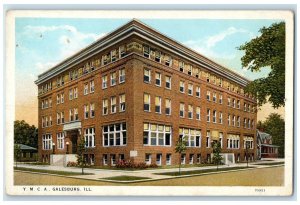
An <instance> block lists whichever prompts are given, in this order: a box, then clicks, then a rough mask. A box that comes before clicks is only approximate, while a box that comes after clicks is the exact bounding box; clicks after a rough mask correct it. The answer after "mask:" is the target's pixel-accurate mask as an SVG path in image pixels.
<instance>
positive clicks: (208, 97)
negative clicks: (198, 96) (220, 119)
mask: <svg viewBox="0 0 300 205" xmlns="http://www.w3.org/2000/svg"><path fill="white" fill-rule="evenodd" d="M206 99H207V101H210V91H209V90H208V91H206Z"/></svg>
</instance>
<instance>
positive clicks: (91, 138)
mask: <svg viewBox="0 0 300 205" xmlns="http://www.w3.org/2000/svg"><path fill="white" fill-rule="evenodd" d="M84 141H85V147H95V128H94V127H91V128H86V129H85V132H84Z"/></svg>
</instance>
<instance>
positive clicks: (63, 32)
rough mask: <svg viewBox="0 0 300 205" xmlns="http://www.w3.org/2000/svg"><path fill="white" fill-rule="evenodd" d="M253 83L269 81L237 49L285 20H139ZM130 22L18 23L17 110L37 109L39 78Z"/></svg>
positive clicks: (68, 20) (21, 20)
mask: <svg viewBox="0 0 300 205" xmlns="http://www.w3.org/2000/svg"><path fill="white" fill-rule="evenodd" d="M140 20H141V21H142V22H144V23H145V24H147V25H149V26H150V27H152V28H154V29H156V30H158V31H160V32H161V33H163V34H165V35H167V36H169V37H171V38H173V39H174V40H176V41H178V42H180V43H182V44H184V45H186V46H187V47H190V48H192V49H194V50H196V51H198V52H199V53H201V54H202V55H204V56H206V57H208V58H210V59H212V60H215V61H216V62H218V63H219V64H221V65H224V66H225V67H227V68H229V69H232V70H234V71H235V72H238V73H240V74H241V75H243V76H245V77H247V78H248V79H251V80H253V79H256V78H259V77H263V76H266V75H267V74H268V69H263V71H262V72H259V73H252V72H250V71H248V70H246V69H242V66H241V60H240V58H241V57H242V56H243V52H241V51H239V50H237V47H238V46H240V45H241V44H243V43H245V42H246V41H250V40H251V39H252V38H254V37H256V36H258V35H259V29H260V28H261V27H263V26H266V27H268V26H270V25H271V24H272V23H275V22H279V21H280V20H263V19H262V20H218V19H214V20H209V19H140ZM128 21H130V19H82V18H80V19H72V18H65V19H62V18H17V19H16V24H15V25H16V27H15V29H16V36H15V37H16V56H15V62H16V67H15V69H16V105H17V106H18V105H20V106H22V108H24V106H27V107H28V108H34V107H35V106H36V102H37V101H36V99H37V86H36V85H35V84H34V81H35V80H36V79H37V75H38V74H41V73H42V72H44V71H46V70H47V69H49V68H51V67H52V66H54V65H55V64H57V63H59V62H60V61H62V60H63V59H65V58H66V57H68V56H70V55H72V54H74V53H75V52H77V51H78V50H80V49H82V48H84V47H85V46H87V45H88V44H90V43H92V42H94V41H95V40H96V39H98V38H99V37H102V36H104V35H105V34H107V33H109V32H111V31H113V30H114V29H116V28H118V27H120V26H122V25H123V24H125V23H127V22H128Z"/></svg>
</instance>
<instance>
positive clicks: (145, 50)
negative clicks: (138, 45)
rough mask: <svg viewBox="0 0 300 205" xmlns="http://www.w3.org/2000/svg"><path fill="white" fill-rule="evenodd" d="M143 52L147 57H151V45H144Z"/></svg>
mask: <svg viewBox="0 0 300 205" xmlns="http://www.w3.org/2000/svg"><path fill="white" fill-rule="evenodd" d="M143 52H144V56H145V57H146V58H149V57H150V47H149V46H143Z"/></svg>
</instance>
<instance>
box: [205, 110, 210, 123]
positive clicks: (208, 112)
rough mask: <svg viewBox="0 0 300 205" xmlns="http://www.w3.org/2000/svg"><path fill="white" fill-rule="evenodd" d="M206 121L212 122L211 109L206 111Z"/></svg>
mask: <svg viewBox="0 0 300 205" xmlns="http://www.w3.org/2000/svg"><path fill="white" fill-rule="evenodd" d="M206 121H207V122H210V109H207V111H206Z"/></svg>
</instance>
